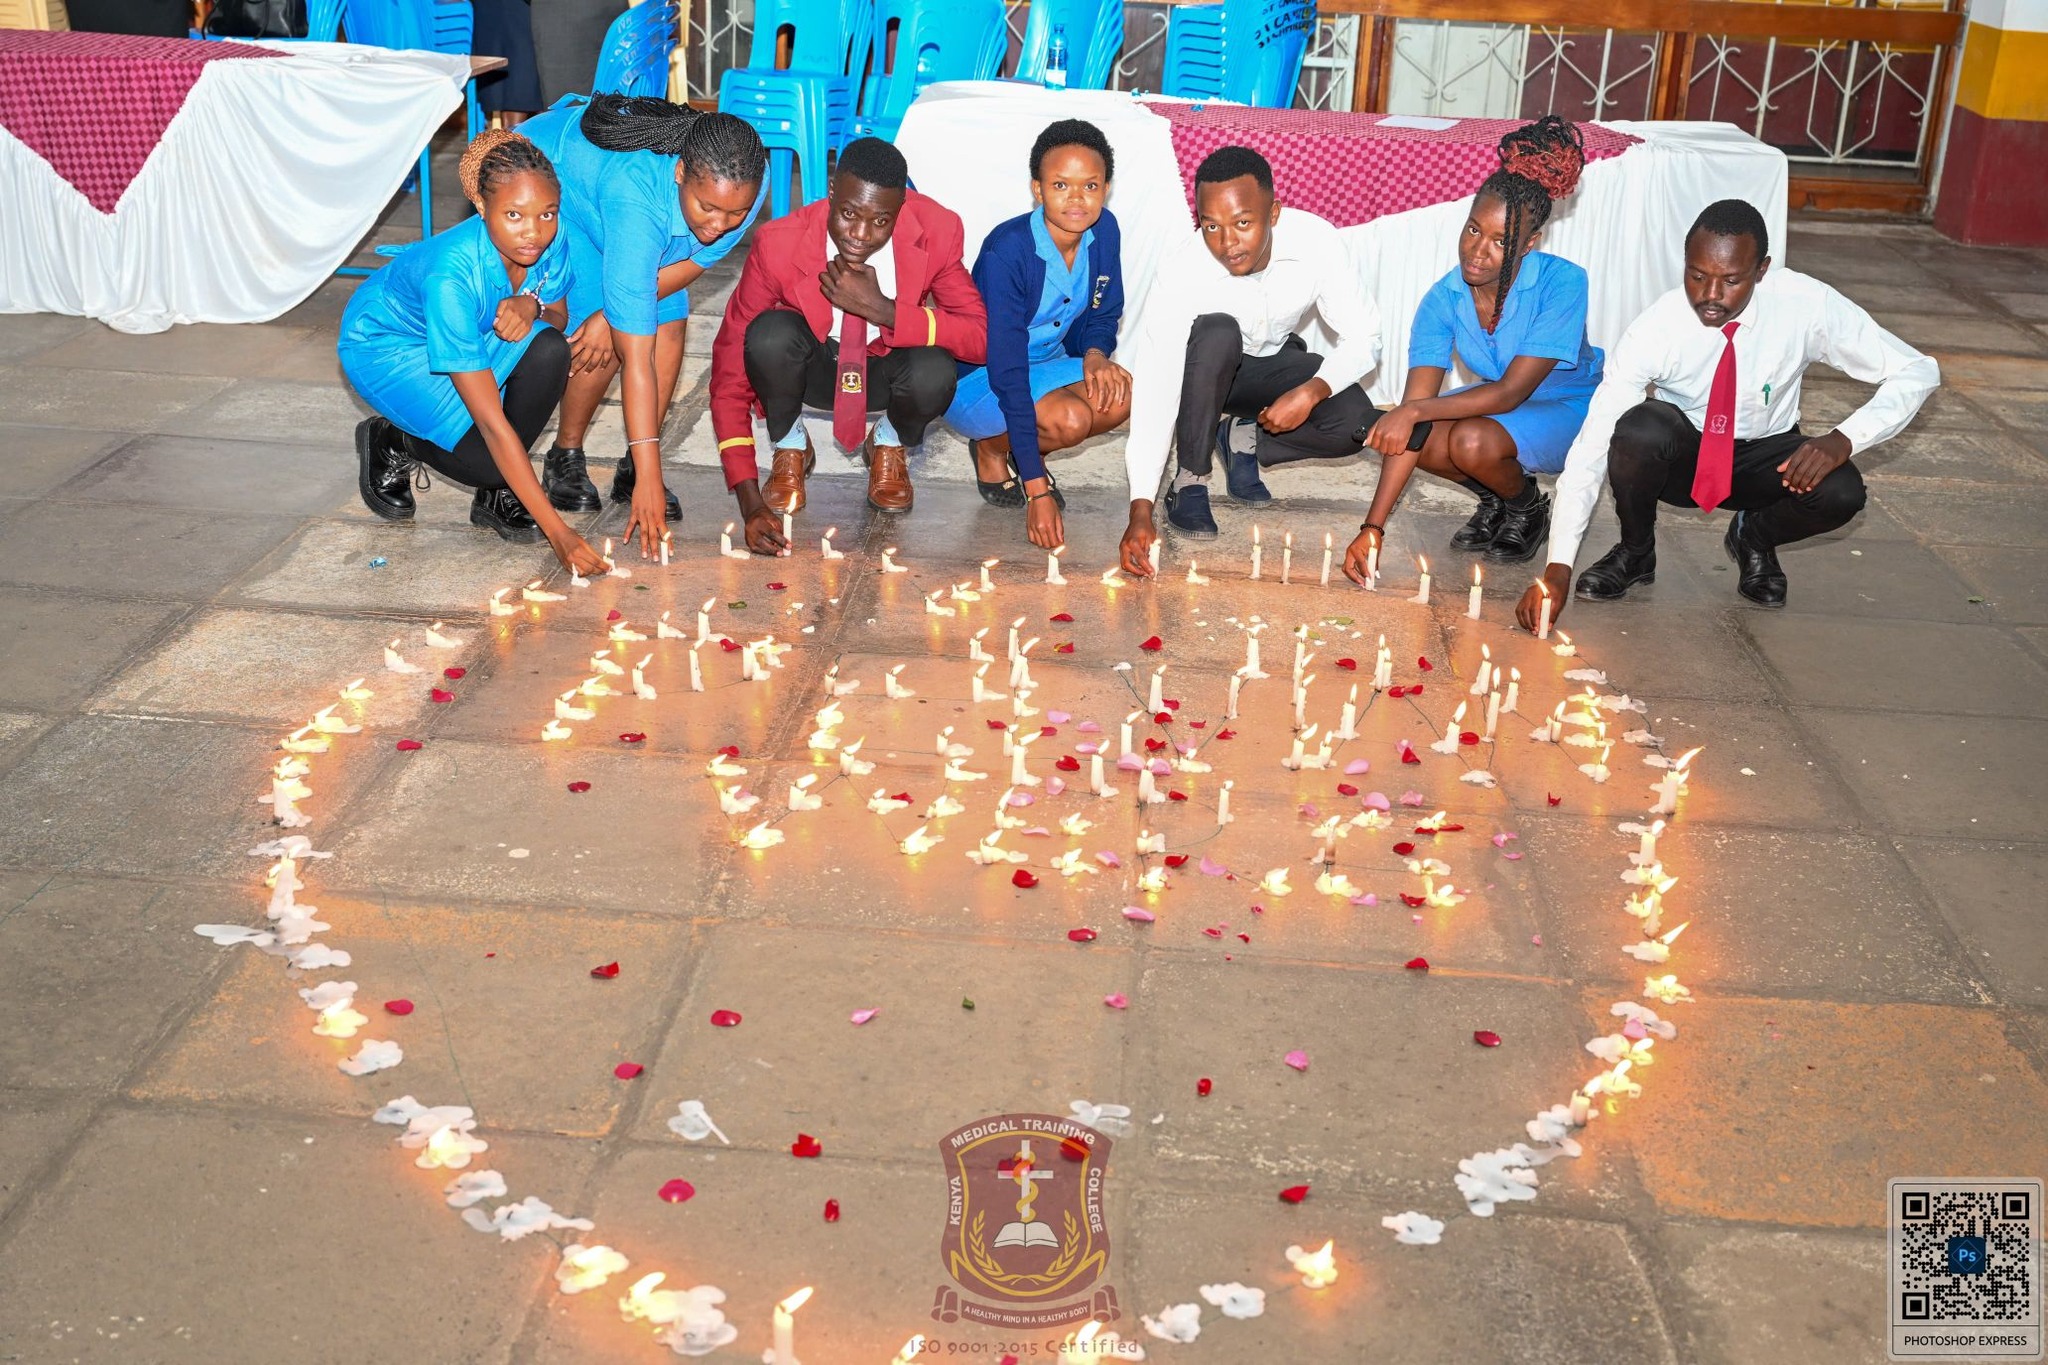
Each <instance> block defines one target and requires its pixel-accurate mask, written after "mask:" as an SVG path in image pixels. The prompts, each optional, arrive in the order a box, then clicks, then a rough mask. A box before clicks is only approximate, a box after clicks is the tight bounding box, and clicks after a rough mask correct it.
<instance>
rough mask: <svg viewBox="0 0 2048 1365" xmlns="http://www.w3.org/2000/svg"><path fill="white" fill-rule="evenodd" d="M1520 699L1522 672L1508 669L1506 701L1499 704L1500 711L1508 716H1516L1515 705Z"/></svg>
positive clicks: (1517, 669) (1516, 669)
mask: <svg viewBox="0 0 2048 1365" xmlns="http://www.w3.org/2000/svg"><path fill="white" fill-rule="evenodd" d="M1521 699H1522V670H1521V669H1519V668H1510V669H1509V670H1508V699H1507V700H1506V701H1504V702H1502V703H1501V705H1500V709H1501V710H1503V711H1505V712H1507V713H1508V714H1509V715H1514V714H1516V711H1515V703H1516V702H1518V701H1520V700H1521Z"/></svg>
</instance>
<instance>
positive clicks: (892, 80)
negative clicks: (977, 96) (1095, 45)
mask: <svg viewBox="0 0 2048 1365" xmlns="http://www.w3.org/2000/svg"><path fill="white" fill-rule="evenodd" d="M891 24H894V25H895V26H896V37H895V57H894V60H893V61H892V60H891V59H890V39H889V26H890V25H891ZM1070 41H1071V40H1070ZM1009 48H1010V30H1009V24H1008V21H1007V19H1006V17H1005V15H1004V13H1003V0H876V4H875V37H874V56H873V61H872V65H871V66H870V67H869V71H868V84H867V88H866V89H865V90H864V91H862V93H861V116H860V118H859V119H857V120H855V124H854V134H855V136H857V137H879V138H881V139H883V140H884V141H889V142H893V141H895V139H896V130H897V129H898V128H900V127H902V126H903V116H904V115H905V114H906V113H908V112H909V111H910V104H911V101H912V100H915V99H916V98H917V92H918V91H920V90H922V89H924V88H925V87H926V86H927V85H931V84H932V83H934V82H936V81H963V80H973V81H987V80H994V79H995V78H996V76H998V75H999V74H1001V72H1002V69H1003V58H1004V57H1005V56H1007V55H1008V54H1009Z"/></svg>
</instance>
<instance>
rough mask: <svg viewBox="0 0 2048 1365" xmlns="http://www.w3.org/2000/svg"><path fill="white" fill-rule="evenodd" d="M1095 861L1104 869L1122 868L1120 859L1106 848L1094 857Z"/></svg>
mask: <svg viewBox="0 0 2048 1365" xmlns="http://www.w3.org/2000/svg"><path fill="white" fill-rule="evenodd" d="M1095 861H1096V862H1098V863H1101V864H1102V865H1103V866H1104V867H1122V866H1123V865H1124V860H1123V859H1122V858H1119V857H1117V856H1116V854H1114V853H1112V852H1110V851H1109V850H1108V849H1106V848H1105V849H1103V850H1102V851H1101V852H1100V853H1098V854H1096V855H1095Z"/></svg>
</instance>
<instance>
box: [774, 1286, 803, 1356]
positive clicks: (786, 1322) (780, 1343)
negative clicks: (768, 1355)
mask: <svg viewBox="0 0 2048 1365" xmlns="http://www.w3.org/2000/svg"><path fill="white" fill-rule="evenodd" d="M810 1297H811V1289H810V1286H809V1285H805V1286H804V1287H803V1288H802V1289H799V1290H797V1291H796V1293H794V1294H791V1295H790V1296H789V1297H788V1298H786V1299H784V1300H783V1301H782V1302H781V1303H778V1304H776V1305H775V1346H774V1355H773V1365H797V1359H796V1310H797V1309H799V1308H801V1307H803V1306H804V1305H805V1304H806V1303H808V1302H809V1301H810Z"/></svg>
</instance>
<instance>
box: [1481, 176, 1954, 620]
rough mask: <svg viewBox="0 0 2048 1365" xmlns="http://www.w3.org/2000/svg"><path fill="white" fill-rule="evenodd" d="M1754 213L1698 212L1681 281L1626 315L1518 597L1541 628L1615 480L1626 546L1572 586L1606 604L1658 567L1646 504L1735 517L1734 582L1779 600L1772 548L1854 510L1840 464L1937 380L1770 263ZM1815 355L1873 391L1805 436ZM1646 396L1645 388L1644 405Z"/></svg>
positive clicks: (1734, 206) (1857, 494)
mask: <svg viewBox="0 0 2048 1365" xmlns="http://www.w3.org/2000/svg"><path fill="white" fill-rule="evenodd" d="M1770 264H1771V258H1770V236H1769V232H1768V230H1767V229H1766V228H1765V226H1764V220H1763V215H1762V214H1760V213H1758V212H1757V210H1756V208H1755V207H1754V206H1753V205H1751V204H1748V203H1745V202H1744V201H1742V200H1739V199H1723V200H1721V201H1720V202H1718V203H1714V204H1709V205H1708V206H1707V207H1706V209H1705V210H1703V211H1702V212H1701V214H1700V216H1699V218H1698V220H1697V221H1695V222H1694V224H1693V226H1692V230H1691V231H1690V232H1688V233H1687V234H1686V238H1685V277H1684V282H1683V285H1682V287H1680V288H1678V289H1674V290H1672V291H1671V292H1670V293H1668V294H1665V295H1664V296H1663V297H1661V298H1659V299H1658V300H1657V301H1656V302H1655V303H1653V304H1651V305H1650V306H1649V307H1648V308H1647V309H1645V310H1644V311H1643V313H1642V315H1641V316H1640V317H1638V318H1637V319H1636V320H1635V321H1634V322H1632V323H1630V324H1629V328H1628V330H1627V331H1626V332H1624V333H1623V334H1622V338H1621V341H1620V343H1619V344H1617V345H1616V346H1614V347H1613V348H1612V349H1611V350H1609V351H1608V353H1607V372H1606V375H1605V376H1604V377H1603V378H1602V380H1601V383H1600V388H1599V389H1598V390H1597V391H1596V392H1595V393H1594V395H1593V402H1592V405H1591V407H1590V408H1589V409H1588V411H1587V414H1586V424H1585V426H1584V427H1582V428H1581V429H1580V431H1579V436H1578V439H1577V440H1576V441H1574V442H1573V443H1572V448H1571V451H1570V452H1569V453H1568V454H1567V455H1566V457H1565V468H1564V473H1563V474H1561V475H1559V476H1558V481H1557V493H1556V503H1555V508H1554V510H1553V512H1552V519H1551V529H1550V564H1549V567H1547V568H1546V569H1545V570H1544V571H1543V579H1542V586H1541V587H1539V586H1535V585H1532V586H1531V587H1530V588H1529V590H1528V591H1527V592H1525V593H1523V595H1522V600H1521V603H1520V604H1519V606H1518V608H1517V610H1516V616H1517V619H1519V620H1520V621H1521V623H1522V625H1523V626H1524V627H1526V628H1528V629H1531V630H1533V629H1535V628H1536V626H1537V623H1538V619H1539V617H1540V614H1541V610H1542V601H1543V589H1544V588H1547V589H1548V590H1549V594H1550V601H1551V606H1552V610H1553V612H1554V613H1555V612H1561V611H1563V610H1564V602H1565V596H1566V594H1567V593H1568V592H1569V591H1570V590H1571V585H1572V564H1573V561H1574V560H1575V558H1576V557H1577V555H1578V550H1579V542H1580V540H1581V539H1583V538H1584V536H1585V533H1586V524H1587V522H1589V521H1590V520H1591V519H1592V516H1593V508H1594V506H1595V505H1596V504H1597V503H1598V502H1599V500H1600V485H1601V483H1602V481H1603V475H1604V477H1605V482H1607V483H1608V484H1609V485H1610V486H1611V487H1612V488H1613V491H1614V511H1615V515H1616V517H1617V519H1618V520H1619V521H1620V522H1621V543H1620V544H1619V545H1616V546H1615V547H1614V548H1613V549H1612V550H1609V551H1608V552H1607V553H1606V554H1605V555H1604V556H1602V557H1601V558H1600V560H1599V561H1598V562H1596V563H1595V564H1593V565H1592V566H1591V567H1589V568H1588V569H1587V570H1586V571H1585V572H1584V573H1582V574H1580V575H1579V584H1578V592H1579V596H1580V597H1583V598H1586V599H1587V600H1589V601H1594V602H1608V601H1613V600H1614V599H1616V598H1619V597H1622V596H1625V595H1626V594H1627V592H1628V590H1629V589H1630V588H1632V587H1634V586H1635V585H1636V584H1638V583H1650V582H1654V581H1655V579H1656V574H1657V504H1658V503H1660V502H1662V503H1667V504H1669V505H1670V506H1673V507H1697V508H1701V509H1703V510H1705V511H1712V510H1713V509H1714V508H1715V507H1718V506H1724V505H1725V506H1726V507H1728V508H1729V509H1731V510H1732V511H1733V512H1734V513H1735V515H1734V516H1733V517H1732V518H1731V519H1730V521H1729V525H1728V533H1727V535H1726V537H1724V539H1723V540H1722V545H1723V547H1724V548H1725V549H1726V550H1727V552H1728V557H1729V558H1730V559H1732V560H1734V561H1735V566H1736V568H1737V569H1738V570H1739V571H1740V578H1739V580H1738V582H1737V585H1736V590H1737V591H1738V592H1740V593H1741V594H1742V595H1743V596H1744V597H1746V598H1748V599H1749V600H1750V601H1752V602H1754V603H1756V604H1757V605H1758V606H1763V607H1782V606H1784V605H1785V573H1784V570H1783V569H1782V568H1780V567H1779V564H1778V555H1777V550H1778V547H1779V546H1781V545H1789V544H1791V543H1792V542H1793V541H1797V540H1804V539H1806V538H1807V537H1809V536H1817V535H1823V534H1825V533H1827V532H1829V531H1832V530H1834V529H1836V528H1837V527H1839V526H1843V525H1846V524H1847V523H1848V522H1849V521H1850V520H1851V519H1852V518H1854V517H1855V515H1856V514H1857V513H1858V512H1860V511H1862V510H1863V502H1864V490H1863V476H1862V474H1860V473H1859V472H1857V469H1856V466H1855V465H1854V464H1853V463H1852V462H1851V460H1850V457H1851V456H1852V455H1855V454H1858V453H1860V452H1862V451H1864V450H1867V449H1869V448H1870V447H1871V446H1874V445H1876V444H1878V443H1879V442H1880V441H1885V440H1889V439H1890V438H1891V437H1893V436H1896V435H1897V434H1898V433H1899V432H1900V431H1902V430H1904V428H1905V426H1906V424H1907V423H1908V422H1910V421H1912V419H1913V415H1914V414H1915V413H1917V412H1918V411H1919V410H1920V405H1921V404H1922V403H1924V402H1926V401H1927V395H1928V394H1930V393H1932V392H1934V389H1935V387H1936V385H1938V384H1939V383H1940V380H1941V375H1940V371H1939V368H1938V367H1937V366H1936V365H1935V363H1934V361H1933V359H1932V358H1931V357H1929V356H1924V355H1922V354H1920V353H1919V352H1918V351H1916V350H1914V349H1913V348H1912V347H1910V346H1908V345H1907V344H1906V343H1905V342H1903V341H1901V340H1899V339H1898V338H1897V337H1895V336H1893V335H1892V334H1891V333H1890V332H1887V331H1886V330H1885V329H1884V328H1882V327H1880V326H1878V325H1877V322H1876V321H1875V320H1874V319H1873V318H1872V317H1871V316H1870V314H1868V313H1866V312H1864V311H1863V310H1862V309H1861V308H1858V307H1857V306H1856V305H1855V304H1853V303H1851V302H1850V301H1849V300H1848V299H1845V298H1843V297H1842V296H1841V295H1840V294H1838V293H1836V292H1835V291H1834V290H1833V289H1832V288H1830V287H1829V286H1828V285H1826V284H1824V283H1822V282H1821V281H1819V280H1817V279H1814V278H1813V277H1812V276H1810V275H1802V274H1799V273H1798V272H1797V271H1792V270H1775V271H1774V270H1771V269H1770ZM1815 361H1823V362H1825V363H1827V364H1829V365H1832V366H1834V367H1835V368H1836V369H1838V370H1841V371H1843V372H1844V373H1846V374H1848V375H1849V376H1850V377H1851V378H1852V379H1860V380H1862V381H1863V382H1864V383H1866V384H1876V385H1877V386H1878V389H1877V392H1876V393H1874V394H1872V395H1871V396H1870V399H1869V401H1868V402H1866V403H1864V405H1863V406H1862V407H1860V408H1858V409H1857V410H1856V411H1855V412H1853V413H1851V414H1850V415H1849V416H1848V417H1846V418H1844V419H1843V420H1842V422H1841V423H1840V424H1839V425H1838V426H1836V427H1835V429H1834V430H1832V431H1830V432H1827V433H1826V434H1825V435H1821V436H1812V437H1809V436H1807V435H1805V434H1804V433H1803V432H1801V431H1800V429H1799V385H1800V380H1801V378H1802V377H1803V376H1804V375H1805V373H1806V367H1807V366H1809V365H1811V364H1812V363H1813V362H1815ZM1645 391H1648V392H1649V393H1650V394H1651V397H1650V398H1649V399H1648V400H1647V401H1645V399H1644V397H1643V395H1644V393H1645Z"/></svg>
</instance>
